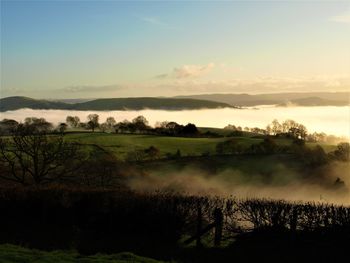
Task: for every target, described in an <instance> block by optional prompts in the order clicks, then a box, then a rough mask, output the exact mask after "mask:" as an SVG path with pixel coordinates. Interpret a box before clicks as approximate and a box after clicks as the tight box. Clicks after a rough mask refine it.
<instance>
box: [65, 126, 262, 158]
mask: <svg viewBox="0 0 350 263" xmlns="http://www.w3.org/2000/svg"><path fill="white" fill-rule="evenodd" d="M66 138H67V139H68V140H70V141H75V142H79V143H81V144H88V145H89V144H90V145H98V146H100V147H102V148H103V149H105V150H107V151H109V152H111V153H114V154H115V155H116V156H117V157H119V158H120V157H121V158H123V157H125V155H126V154H127V153H128V152H129V151H132V150H137V149H145V148H148V147H150V146H155V147H157V148H158V149H159V150H160V153H161V156H163V157H164V156H165V155H166V153H172V154H174V153H176V151H177V150H180V151H181V154H182V155H183V156H188V155H190V156H200V155H202V154H204V153H210V154H214V153H215V147H216V145H217V143H219V142H222V141H225V140H227V139H228V138H185V137H167V136H155V135H126V134H112V133H99V132H95V133H68V134H67V135H66ZM236 139H237V140H238V141H239V142H240V143H242V144H244V145H245V146H249V145H251V144H253V143H259V142H261V141H262V139H256V138H249V137H237V138H236Z"/></svg>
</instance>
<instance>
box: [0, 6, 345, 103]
mask: <svg viewBox="0 0 350 263" xmlns="http://www.w3.org/2000/svg"><path fill="white" fill-rule="evenodd" d="M349 79H350V3H349V2H301V1H297V2H295V1H294V2H293V1H288V2H274V1H272V2H265V1H259V2H237V1H234V2H221V1H208V2H198V1H196V2H186V1H185V2H184V1H182V2H179V1H174V2H159V1H158V2H150V1H143V2H137V1H133V2H121V1H1V94H0V95H1V96H2V97H4V96H10V95H26V96H32V97H47V98H49V97H51V98H52V97H53V98H55V97H57V98H93V97H94V98H96V97H110V96H112V97H118V96H122V97H125V96H172V95H177V94H195V93H212V92H225V93H226V92H230V93H236V92H247V93H263V92H283V91H314V90H315V91H316V90H317V91H320V90H327V91H329V90H333V91H334V90H348V89H349V88H350V86H349V84H350V80H349Z"/></svg>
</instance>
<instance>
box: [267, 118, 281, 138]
mask: <svg viewBox="0 0 350 263" xmlns="http://www.w3.org/2000/svg"><path fill="white" fill-rule="evenodd" d="M270 127H271V131H272V134H273V135H276V134H278V133H281V132H282V125H281V124H280V123H279V122H278V120H276V119H274V120H273V121H272V123H271V126H270Z"/></svg>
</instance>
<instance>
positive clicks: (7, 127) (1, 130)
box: [0, 119, 18, 134]
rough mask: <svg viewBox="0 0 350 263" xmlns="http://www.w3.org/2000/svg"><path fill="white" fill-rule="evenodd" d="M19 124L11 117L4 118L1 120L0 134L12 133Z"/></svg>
mask: <svg viewBox="0 0 350 263" xmlns="http://www.w3.org/2000/svg"><path fill="white" fill-rule="evenodd" d="M17 126H18V122H17V121H15V120H11V119H3V120H2V121H0V134H9V133H12V132H13V131H14V130H15V129H16V128H17Z"/></svg>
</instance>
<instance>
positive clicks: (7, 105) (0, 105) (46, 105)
mask: <svg viewBox="0 0 350 263" xmlns="http://www.w3.org/2000/svg"><path fill="white" fill-rule="evenodd" d="M21 108H29V109H71V107H70V105H69V104H66V103H63V102H56V101H48V100H36V99H32V98H28V97H20V96H15V97H7V98H3V99H0V112H1V111H9V110H18V109H21Z"/></svg>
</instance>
